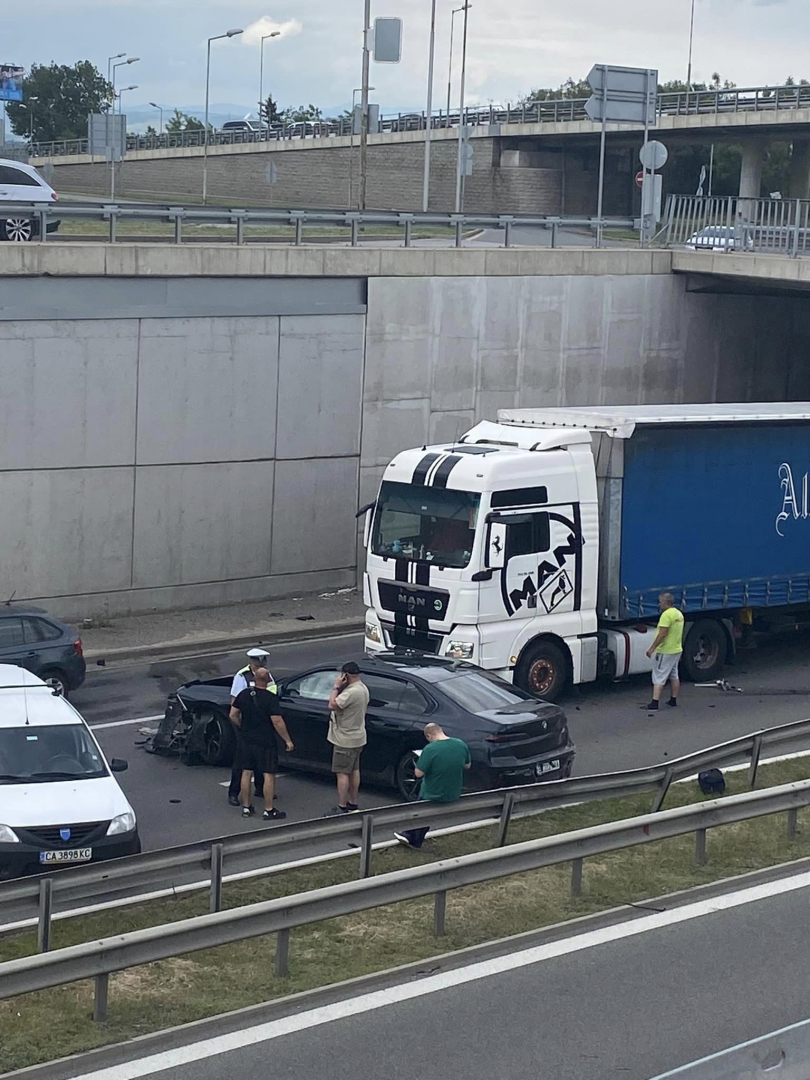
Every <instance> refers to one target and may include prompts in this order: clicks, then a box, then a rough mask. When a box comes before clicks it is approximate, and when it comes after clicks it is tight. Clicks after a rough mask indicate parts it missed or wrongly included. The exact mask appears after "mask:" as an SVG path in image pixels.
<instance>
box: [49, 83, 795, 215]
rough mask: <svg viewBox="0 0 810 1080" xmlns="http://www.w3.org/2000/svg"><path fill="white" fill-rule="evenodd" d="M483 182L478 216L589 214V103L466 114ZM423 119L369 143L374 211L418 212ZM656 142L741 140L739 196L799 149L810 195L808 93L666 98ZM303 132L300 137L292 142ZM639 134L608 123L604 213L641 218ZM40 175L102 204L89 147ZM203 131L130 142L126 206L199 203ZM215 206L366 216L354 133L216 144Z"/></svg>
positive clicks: (449, 168)
mask: <svg viewBox="0 0 810 1080" xmlns="http://www.w3.org/2000/svg"><path fill="white" fill-rule="evenodd" d="M458 119H459V117H458V114H457V113H456V114H455V115H454V114H450V115H449V116H448V114H447V113H436V114H434V116H433V117H432V118H431V131H432V139H433V144H434V151H433V155H432V165H433V168H432V179H431V206H432V207H435V208H436V209H446V208H448V207H449V206H451V205H452V202H453V193H454V189H455V168H456V143H457V138H458ZM465 121H466V122H468V123H469V124H470V125H471V127H472V135H471V138H472V143H473V174H472V176H471V177H469V178H468V181H467V185H466V202H465V208H466V209H467V210H469V211H474V212H481V213H498V212H500V213H545V214H592V213H593V212H594V211H595V209H596V173H597V156H598V143H599V136H600V131H601V125H599V124H595V123H593V122H592V121H591V120H589V119H588V118H587V117H586V116H585V99H582V100H579V99H577V100H556V101H545V102H536V103H534V104H532V105H530V106H524V107H521V108H517V109H514V108H509V107H507V108H506V109H501V108H494V107H487V108H483V109H482V108H480V107H477V108H475V109H473V110H468V111H467V112H466V113H465ZM426 125H427V119H426V117H425V115H424V114H407V115H399V116H396V117H387V118H384V120H383V122H382V130H381V131H380V132H379V133H376V134H372V135H371V136H370V137H369V181H368V205H370V206H374V207H379V208H386V207H392V206H395V207H397V208H399V209H418V208H419V207H420V205H421V194H422V160H423V158H422V146H423V143H424V138H425V128H426ZM655 130H656V134H657V135H658V137H660V138H662V139H663V140H664V141H665V142H666V143H667V144H668V145H669V146H671V147H672V146H678V145H685V144H690V143H691V144H695V143H699V144H706V143H710V142H733V143H737V144H739V145H740V146H741V147H742V168H741V176H740V194H741V195H744V196H747V197H757V196H758V195H759V189H760V181H761V174H762V164H763V161H764V157H765V153H766V151H767V148H768V146H769V144H770V143H771V142H775V141H782V142H785V141H787V142H790V143H791V144H792V146H793V155H792V173H791V179H790V190H789V191H788V192H784V193H783V194H785V195H790V196H791V197H793V198H808V197H810V87H806V86H785V87H753V88H741V89H736V88H735V89H733V90H712V91H699V92H690V93H675V94H662V95H660V96H659V100H658V116H657V124H656V129H655ZM296 132H297V134H296ZM641 138H642V136H641V132H640V130H639V129H638V128H637V127H633V126H632V125H629V124H608V125H607V168H606V189H605V200H606V201H605V211H606V213H608V214H620V215H630V214H633V213H634V212H636V211H637V205H636V203H637V200H638V193H637V192H636V190H635V187H634V185H633V176H634V174H635V172H636V170H637V167H638V165H637V157H636V154H637V151H638V148H639V145H640V143H641ZM32 151H33V153H32V157H31V162H32V164H34V165H37V166H42V165H46V164H49V165H52V166H53V170H54V176H53V179H54V183H55V186H56V187H57V188H59V189H60V190H63V191H76V192H78V191H81V192H86V193H92V194H98V195H103V194H105V192H106V191H107V189H108V184H109V179H108V177H109V168H108V166H107V164H106V162H104V161H102V160H100V159H99V158H98V157H96V158H93V157H92V156H91V155H90V154H89V153H88V146H87V141H86V140H74V141H73V142H61V143H51V144H44V145H35V146H34V147H32ZM202 157H203V146H202V140H201V133H199V132H186V133H182V134H180V135H164V136H159V137H134V136H133V137H131V138H130V140H129V145H128V153H127V156H126V158H125V160H124V161H123V162H122V163H121V164H120V166H119V167H118V176H117V183H116V187H117V190H118V192H119V194H120V195H121V196H122V197H129V198H145V199H152V198H159V199H162V200H166V199H169V200H171V199H174V200H179V201H183V202H186V201H190V200H193V199H194V198H195V197H199V193H200V191H201V179H202ZM208 161H209V166H208V171H209V192H210V195H211V199H212V201H215V202H222V201H227V200H228V199H231V200H234V199H235V200H237V201H242V202H249V203H252V204H254V205H258V204H262V205H268V206H290V205H298V206H313V205H315V206H334V207H350V206H352V205H356V198H357V189H358V181H359V176H358V168H357V164H358V153H357V144H356V140H355V139H354V138H353V137H352V135H351V133H350V132H349V130H348V125H347V124H345V123H339V122H325V123H321V124H316V125H312V126H311V131H310V130H309V128H307V129H306V130H304V129H303V128H302V127H301V125H298V126H297V128H294V129H291V130H288V131H281V130H279V131H274V132H255V133H254V132H213V133H211V134H210V136H209V147H208Z"/></svg>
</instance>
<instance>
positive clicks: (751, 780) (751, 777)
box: [748, 735, 762, 791]
mask: <svg viewBox="0 0 810 1080" xmlns="http://www.w3.org/2000/svg"><path fill="white" fill-rule="evenodd" d="M761 753H762V736H761V735H755V736H754V742H753V744H752V746H751V764H750V765H749V766H748V787H749V788H750V789H751V790H752V791H753V790H754V785H755V784H756V782H757V769H758V768H759V757H760V754H761Z"/></svg>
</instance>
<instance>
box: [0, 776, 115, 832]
mask: <svg viewBox="0 0 810 1080" xmlns="http://www.w3.org/2000/svg"><path fill="white" fill-rule="evenodd" d="M127 811H129V812H132V807H131V806H130V805H129V803H128V802H127V800H126V796H125V795H124V793H123V791H122V790H121V788H120V787H119V786H118V784H117V783H116V781H115V780H114V779H113V778H112V777H111V776H99V777H97V778H95V779H91V780H61V781H58V782H54V783H50V784H48V783H43V784H0V824H2V825H8V826H9V827H10V828H12V829H13V828H14V827H15V826H19V827H20V828H21V829H26V828H35V827H36V826H39V825H61V824H62V823H64V824H68V823H69V824H71V825H74V824H75V825H79V824H80V823H82V822H86V821H109V820H111V819H112V818H114V817H117V816H118V814H125V813H127Z"/></svg>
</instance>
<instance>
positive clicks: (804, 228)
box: [657, 195, 810, 257]
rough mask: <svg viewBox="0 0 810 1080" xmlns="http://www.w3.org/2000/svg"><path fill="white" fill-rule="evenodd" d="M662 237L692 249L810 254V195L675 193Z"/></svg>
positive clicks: (669, 202)
mask: <svg viewBox="0 0 810 1080" xmlns="http://www.w3.org/2000/svg"><path fill="white" fill-rule="evenodd" d="M657 239H658V240H659V241H660V242H662V243H663V244H664V245H665V246H666V247H685V248H688V249H690V250H692V251H719V252H725V253H726V254H734V255H739V254H764V255H789V256H792V257H796V256H798V255H807V254H808V252H810V200H807V199H749V198H744V197H741V196H733V195H732V196H727V195H724V196H712V197H710V198H707V197H705V196H696V195H669V196H668V197H667V204H666V209H665V212H664V225H663V228H662V229H661V231H660V233H659V234H658V237H657Z"/></svg>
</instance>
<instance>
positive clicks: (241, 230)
mask: <svg viewBox="0 0 810 1080" xmlns="http://www.w3.org/2000/svg"><path fill="white" fill-rule="evenodd" d="M244 242H245V219H244V218H243V217H241V216H240V217H238V218H237V219H236V243H237V244H244Z"/></svg>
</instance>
